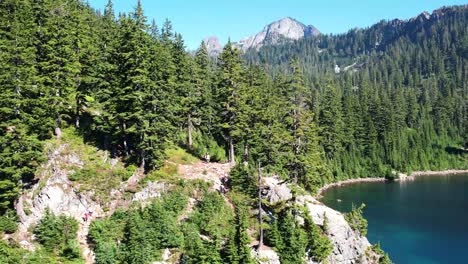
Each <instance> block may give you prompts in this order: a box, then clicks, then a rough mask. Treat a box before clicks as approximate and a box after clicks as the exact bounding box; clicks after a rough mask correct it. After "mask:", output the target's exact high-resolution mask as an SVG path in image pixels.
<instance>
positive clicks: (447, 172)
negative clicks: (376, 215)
mask: <svg viewBox="0 0 468 264" xmlns="http://www.w3.org/2000/svg"><path fill="white" fill-rule="evenodd" d="M459 174H468V170H444V171H415V172H413V173H411V175H409V176H408V175H406V174H403V173H399V174H398V178H396V179H394V180H388V179H387V178H385V177H370V178H356V179H348V180H343V181H338V182H333V183H328V184H325V185H324V186H322V187H321V188H320V189H319V190H318V191H317V194H316V195H314V197H315V198H316V199H320V198H321V197H322V194H323V193H324V192H325V191H327V190H328V189H330V188H333V187H340V186H344V185H348V184H354V183H366V182H390V181H401V182H404V181H411V180H414V179H415V178H416V177H419V176H444V175H459Z"/></svg>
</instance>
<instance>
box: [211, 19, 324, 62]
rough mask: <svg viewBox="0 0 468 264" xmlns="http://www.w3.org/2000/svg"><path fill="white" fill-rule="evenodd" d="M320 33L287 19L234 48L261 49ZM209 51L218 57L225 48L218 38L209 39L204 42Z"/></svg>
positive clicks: (273, 24) (313, 28)
mask: <svg viewBox="0 0 468 264" xmlns="http://www.w3.org/2000/svg"><path fill="white" fill-rule="evenodd" d="M319 34H320V31H319V30H318V29H317V28H315V27H314V26H312V25H308V26H307V25H304V24H303V23H301V22H299V21H297V20H295V19H293V18H290V17H286V18H283V19H280V20H278V21H275V22H273V23H271V24H269V25H267V26H265V27H264V28H263V30H262V31H260V32H258V33H257V34H255V35H252V36H249V37H247V38H244V39H242V40H240V41H239V42H234V43H233V44H234V46H236V47H238V48H239V49H241V50H247V49H250V48H254V49H257V48H260V47H262V46H265V45H276V44H280V43H282V42H284V41H288V40H298V39H300V38H303V37H308V36H317V35H319ZM203 41H204V42H205V45H206V47H207V49H208V53H209V54H210V56H212V57H216V56H218V55H219V53H221V51H222V49H223V47H222V46H221V44H220V43H219V40H218V38H217V37H214V36H212V37H208V38H205V39H204V40H203Z"/></svg>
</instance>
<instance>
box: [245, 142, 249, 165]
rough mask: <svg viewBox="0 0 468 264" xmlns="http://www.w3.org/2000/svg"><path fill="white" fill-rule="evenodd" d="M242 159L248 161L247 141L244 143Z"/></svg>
mask: <svg viewBox="0 0 468 264" xmlns="http://www.w3.org/2000/svg"><path fill="white" fill-rule="evenodd" d="M244 161H245V162H248V161H249V143H247V142H245V144H244Z"/></svg>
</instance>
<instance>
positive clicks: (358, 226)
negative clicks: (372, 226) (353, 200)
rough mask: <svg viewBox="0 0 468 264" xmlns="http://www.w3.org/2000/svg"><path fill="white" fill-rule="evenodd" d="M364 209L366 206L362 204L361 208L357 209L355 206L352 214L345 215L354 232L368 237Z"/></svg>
mask: <svg viewBox="0 0 468 264" xmlns="http://www.w3.org/2000/svg"><path fill="white" fill-rule="evenodd" d="M364 207H366V205H365V204H361V206H359V207H355V206H354V204H353V208H352V209H351V212H349V213H346V214H345V219H346V221H347V222H348V224H349V226H350V227H351V228H352V229H353V230H354V231H357V232H359V234H360V235H361V236H366V235H367V220H366V219H365V218H364V217H363V209H364Z"/></svg>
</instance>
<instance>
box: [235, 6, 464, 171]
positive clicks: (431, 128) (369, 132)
mask: <svg viewBox="0 0 468 264" xmlns="http://www.w3.org/2000/svg"><path fill="white" fill-rule="evenodd" d="M467 18H468V8H467V6H458V7H447V8H445V7H444V8H441V9H438V10H435V11H434V12H433V13H432V14H429V13H423V14H421V15H419V16H417V17H415V18H412V19H409V20H405V21H402V20H398V19H395V20H392V21H382V22H380V23H378V24H376V25H374V26H372V27H370V28H366V29H353V30H350V31H349V32H348V33H346V34H341V35H335V36H330V35H321V36H317V37H314V38H304V39H301V40H298V41H295V42H291V43H288V44H284V45H280V46H268V47H263V48H261V49H260V51H256V50H250V51H248V52H247V54H246V55H245V56H244V57H245V58H246V59H247V60H248V61H249V62H251V63H262V64H263V65H265V68H267V69H268V70H269V72H270V73H271V74H272V75H273V76H277V75H281V74H282V73H284V72H288V71H289V70H288V69H289V61H290V58H298V59H299V62H300V65H301V67H302V68H303V69H304V75H305V79H306V80H307V82H306V83H307V86H308V87H310V89H311V94H312V97H311V108H312V110H313V112H314V113H315V116H316V117H317V122H318V124H319V128H320V131H319V137H320V143H321V146H322V147H323V149H324V151H325V153H326V159H327V161H328V162H329V165H330V167H329V168H330V169H331V170H332V172H333V175H334V178H335V179H336V178H338V179H343V178H349V177H366V176H376V175H380V176H382V175H387V176H391V174H390V172H391V170H397V171H404V172H411V171H413V170H441V169H447V168H451V167H459V166H461V167H466V164H467V161H466V149H463V147H464V145H465V148H466V144H467V142H468V136H467V129H468V121H467V113H468V109H467V105H466V103H467V99H468V81H467V78H468V69H467V66H466V65H467V64H466V62H467V59H468V53H467V47H468V37H467V26H466V21H467ZM460 158H462V159H461V160H460ZM463 164H464V165H463ZM358 175H359V176H358Z"/></svg>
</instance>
